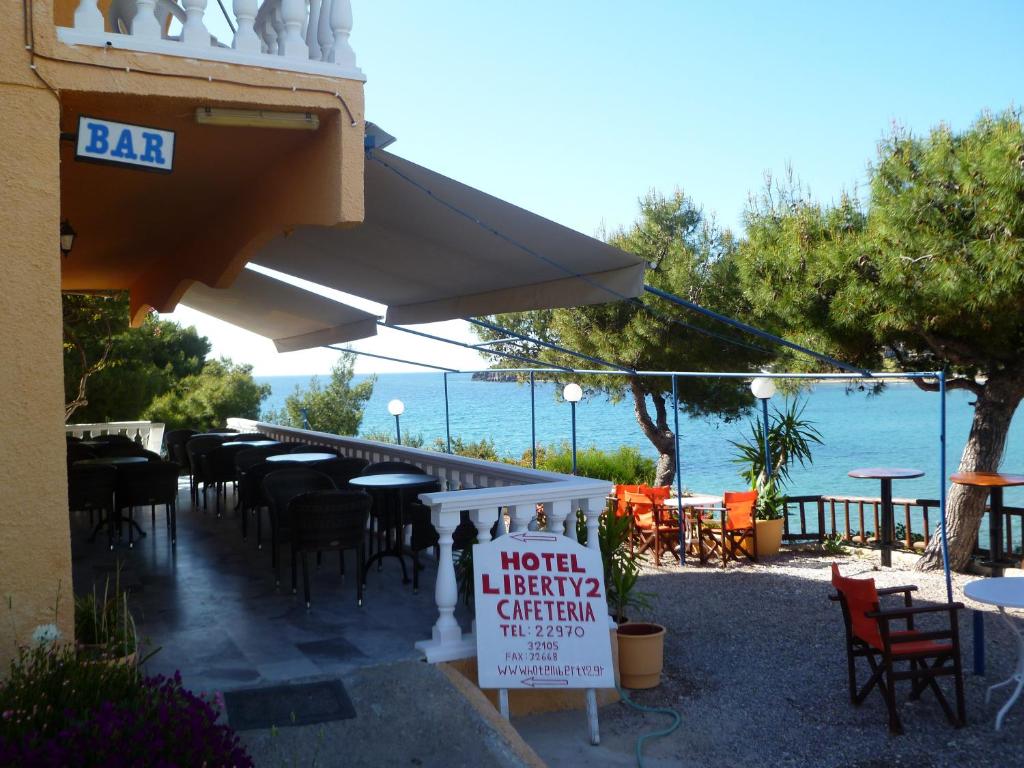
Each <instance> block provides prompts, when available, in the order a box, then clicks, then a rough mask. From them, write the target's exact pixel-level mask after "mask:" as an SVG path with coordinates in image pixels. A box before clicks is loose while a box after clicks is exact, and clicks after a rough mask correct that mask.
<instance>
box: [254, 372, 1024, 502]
mask: <svg viewBox="0 0 1024 768" xmlns="http://www.w3.org/2000/svg"><path fill="white" fill-rule="evenodd" d="M309 378H310V377H308V376H266V377H257V380H259V381H261V382H267V383H269V384H270V385H271V387H272V389H273V392H272V394H271V396H270V397H269V398H268V399H267V400H265V401H264V403H263V407H264V409H265V410H267V409H270V408H275V409H279V408H281V406H282V405H283V403H284V398H285V397H286V396H287V395H289V394H291V393H292V392H293V391H294V389H295V387H296V386H297V385H301V386H305V385H306V384H307V383H308V382H309ZM325 378H326V377H325ZM363 378H366V377H360V376H357V377H356V380H357V381H358V380H362V379H363ZM555 389H556V387H555V385H553V384H550V383H538V384H537V385H536V395H535V399H536V413H537V418H536V421H537V442H538V443H539V444H542V445H545V444H552V443H560V442H562V441H563V440H566V441H567V440H569V439H570V436H571V431H570V430H571V426H570V412H569V406H568V404H566V403H559V402H557V401H556V400H555ZM448 396H449V410H450V416H451V432H452V436H453V437H455V436H461V437H462V438H464V439H466V440H479V439H480V438H484V437H486V438H490V439H491V440H493V441H494V443H495V445H496V447H497V449H498V452H499V453H503V454H509V455H515V456H519V455H521V454H522V453H523V452H524V451H527V450H529V448H530V387H529V385H528V384H527V385H520V384H515V383H507V382H489V381H473V380H472V379H471V377H470V375H469V374H449V376H448ZM806 397H807V410H806V411H805V415H806V416H807V418H809V419H811V420H812V421H813V422H814V423H815V426H816V427H817V428H818V430H819V431H820V432H821V434H822V438H823V440H824V444H823V445H821V446H817V447H816V448H815V451H814V464H813V465H812V466H810V467H808V468H807V469H800V468H799V467H797V468H796V469H794V471H793V472H792V482H791V484H790V486H789V489H788V490H789V492H790V493H791V494H794V495H795V494H811V493H836V494H856V495H864V496H869V495H872V496H877V495H878V483H877V482H876V481H874V480H854V479H853V478H850V477H847V474H846V473H847V472H848V471H849V470H850V469H853V468H855V467H872V466H899V467H914V468H917V469H921V470H924V471H925V472H926V473H927V474H926V475H925V477H923V478H920V479H917V480H905V481H896V483H895V484H894V487H893V495H895V496H903V497H917V498H938V495H939V452H938V445H939V443H938V429H939V401H938V395H935V394H930V393H926V392H922V391H920V390H918V389H917V387H915V386H914V385H913V384H909V383H908V384H903V383H901V384H893V385H890V386H889V387H888V388H887V389H886V390H885V392H883V393H882V394H881V395H875V396H868V395H866V394H864V393H859V392H858V393H853V394H847V392H846V388H845V387H844V386H843V385H842V384H819V385H817V386H815V387H814V388H813V389H812V390H810V392H809V393H808V394H807V395H806ZM394 398H398V399H400V400H402V401H403V402H404V403H405V414H404V415H403V416H402V433H403V435H405V434H414V435H422V436H423V437H424V439H425V440H426V444H427V445H430V444H431V443H433V441H434V438H436V437H441V438H443V437H444V435H445V419H444V382H443V377H442V375H441V374H440V373H436V374H435V373H389V374H380V375H378V376H377V383H376V385H375V386H374V391H373V398H372V399H371V400H370V401H369V403H368V404H367V408H366V413H365V416H364V418H363V425H362V429H361V432H362V433H366V432H379V431H391V432H393V430H394V426H395V424H394V418H393V417H391V416H390V415H388V412H387V403H388V401H389V400H392V399H394ZM781 399H782V398H781V396H779V395H777V396H776V398H775V401H777V402H780V403H781ZM969 401H970V398H969V395H968V394H967V393H964V392H959V391H957V392H951V393H950V394H949V396H948V401H947V402H948V435H949V437H948V453H947V471H948V472H953V471H955V469H956V466H957V463H958V462H959V459H960V451H961V450H962V448H963V444H964V441H965V440H966V437H967V432H968V429H969V427H970V419H971V413H972V408H971V406H970V405H969ZM576 424H577V442H578V445H579V446H580V447H583V446H589V445H596V446H598V447H600V448H603V449H610V448H615V447H617V446H619V445H631V446H634V447H636V448H638V449H639V450H640V451H641V452H642V453H644V454H645V455H648V456H652V457H654V456H656V453H655V451H654V449H653V448H652V447H651V444H650V443H649V442H648V441H647V439H646V438H645V437H644V436H643V433H642V432H641V431H640V428H639V426H638V425H637V423H636V417H635V416H634V414H633V404H632V400H631V399H627V400H623V401H622V402H619V403H611V402H609V401H608V400H607V399H605V398H604V397H601V396H598V397H593V398H584V400H583V401H582V402H581V403H580V404H579V405H578V406H577V418H576ZM679 426H680V430H679V431H680V446H681V452H682V476H683V477H682V479H683V484H684V486H686V487H688V488H690V489H692V490H697V491H709V492H710V491H721V490H724V489H726V488H735V487H738V486H739V484H740V482H741V481H740V479H739V475H738V473H737V466H736V465H735V464H733V463H732V461H731V459H732V455H733V451H734V449H733V448H732V446H731V445H730V444H729V441H730V440H739V439H742V438H743V436H744V435H745V434H746V433H747V430H748V427H747V423H746V420H741V421H740V422H733V423H730V424H726V423H723V422H721V421H720V420H715V419H707V420H705V419H689V418H686V417H685V416H683V415H680V421H679ZM1003 469H1005V470H1006V471H1016V472H1024V417H1022V416H1021V414H1020V413H1019V412H1018V414H1017V417H1016V418H1015V419H1014V422H1013V425H1012V427H1011V430H1010V435H1009V439H1008V440H1007V446H1006V455H1005V458H1004V460H1003ZM1006 503H1007V504H1012V505H1020V506H1024V491H1022V490H1020V489H1008V491H1007V494H1006Z"/></svg>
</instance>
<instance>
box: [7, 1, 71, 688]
mask: <svg viewBox="0 0 1024 768" xmlns="http://www.w3.org/2000/svg"><path fill="white" fill-rule="evenodd" d="M11 6H12V7H13V6H14V4H13V3H11ZM6 18H7V19H8V20H9V23H8V24H5V25H0V29H2V30H3V31H2V32H0V52H2V53H0V73H2V74H0V104H3V107H4V109H3V114H4V119H3V120H0V267H2V269H0V274H2V275H3V278H4V279H3V283H2V288H0V291H2V298H0V467H3V472H2V475H0V477H2V479H0V488H2V489H3V492H2V494H0V600H2V605H0V612H2V613H4V614H5V615H4V616H3V617H2V619H0V674H2V673H3V671H5V670H6V667H7V660H8V658H9V657H10V656H11V655H12V654H13V653H14V652H15V650H16V648H17V645H18V644H19V643H24V642H26V641H27V639H28V638H29V636H30V635H31V633H32V630H33V629H34V628H35V627H36V626H37V625H38V624H41V623H49V622H53V621H54V605H55V602H56V599H57V594H58V590H60V591H61V594H62V599H61V602H60V611H59V615H58V617H57V623H58V625H59V626H60V628H61V630H62V631H63V632H64V633H65V635H66V636H70V632H71V628H72V627H71V623H72V618H71V617H72V612H71V608H72V602H71V549H70V541H69V532H68V509H67V491H66V489H67V479H66V474H65V473H66V470H65V458H64V457H65V449H64V432H63V429H62V424H63V421H64V410H63V402H64V388H63V384H62V382H63V370H62V355H61V306H60V250H59V240H58V232H59V222H60V167H59V161H58V152H57V140H58V124H59V109H58V103H57V99H56V98H55V96H54V95H53V94H51V93H50V92H49V91H47V90H46V89H45V87H43V85H42V83H39V82H38V81H36V80H35V78H34V77H32V75H31V71H30V70H29V69H28V56H27V54H26V52H25V49H24V46H23V45H20V43H21V40H20V37H21V24H20V12H19V13H18V14H10V15H8V16H7V17H6ZM19 49H20V50H19ZM8 604H9V605H10V608H8ZM8 614H9V615H8Z"/></svg>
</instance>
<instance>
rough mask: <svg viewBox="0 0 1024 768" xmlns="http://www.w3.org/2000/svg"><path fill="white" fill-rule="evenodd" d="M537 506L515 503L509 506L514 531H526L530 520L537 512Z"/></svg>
mask: <svg viewBox="0 0 1024 768" xmlns="http://www.w3.org/2000/svg"><path fill="white" fill-rule="evenodd" d="M534 510H535V507H534V506H533V505H532V504H515V505H512V506H510V507H509V510H508V512H509V517H510V518H512V533H521V532H522V531H525V530H526V528H527V526H528V525H529V524H530V520H531V519H532V518H533V516H534V514H535V511H534Z"/></svg>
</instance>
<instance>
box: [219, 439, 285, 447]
mask: <svg viewBox="0 0 1024 768" xmlns="http://www.w3.org/2000/svg"><path fill="white" fill-rule="evenodd" d="M280 444H281V443H280V442H279V441H277V440H230V441H228V442H226V443H224V445H225V446H228V445H247V446H249V447H250V448H269V447H270V446H272V445H280Z"/></svg>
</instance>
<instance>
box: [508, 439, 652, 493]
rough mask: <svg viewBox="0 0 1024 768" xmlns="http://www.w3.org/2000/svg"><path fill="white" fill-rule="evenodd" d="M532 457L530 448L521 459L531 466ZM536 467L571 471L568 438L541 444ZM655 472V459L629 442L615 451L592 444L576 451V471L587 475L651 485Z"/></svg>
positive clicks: (570, 452) (624, 482) (550, 470)
mask: <svg viewBox="0 0 1024 768" xmlns="http://www.w3.org/2000/svg"><path fill="white" fill-rule="evenodd" d="M530 461H531V456H530V452H529V451H527V452H526V453H524V454H523V458H522V459H521V460H520V461H519V463H520V464H521V465H523V466H526V467H528V466H530ZM537 469H543V470H546V471H548V472H561V473H562V474H563V475H568V474H571V473H572V448H571V447H570V446H569V444H568V443H566V442H563V443H562V444H561V445H559V446H553V445H549V446H546V447H543V448H538V449H537ZM654 472H655V464H654V459H649V458H647V457H646V456H642V455H640V451H638V450H637V449H636V448H632V447H629V446H620V447H619V448H618V449H616V450H614V451H602V450H601V449H599V448H597V447H596V446H590V447H589V448H583V449H581V450H577V452H576V474H578V475H582V476H584V477H593V478H595V479H597V480H608V481H610V482H612V483H616V484H623V485H641V484H646V485H650V484H652V483H653V482H654Z"/></svg>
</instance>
